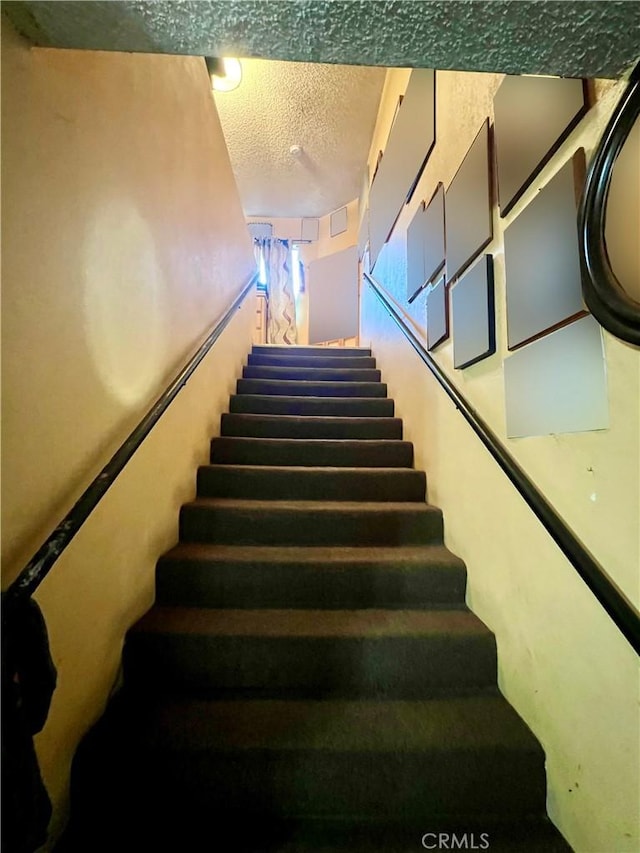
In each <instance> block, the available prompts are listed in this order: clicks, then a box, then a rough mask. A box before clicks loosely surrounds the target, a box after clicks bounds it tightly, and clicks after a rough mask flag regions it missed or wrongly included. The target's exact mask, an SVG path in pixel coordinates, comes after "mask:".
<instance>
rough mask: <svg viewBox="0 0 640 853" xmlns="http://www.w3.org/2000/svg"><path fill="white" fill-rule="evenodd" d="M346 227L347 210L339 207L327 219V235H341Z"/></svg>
mask: <svg viewBox="0 0 640 853" xmlns="http://www.w3.org/2000/svg"><path fill="white" fill-rule="evenodd" d="M347 227H348V217H347V208H346V207H341V208H339V209H338V210H335V211H334V212H333V213H332V214H331V217H330V219H329V233H330V234H331V236H332V237H337V236H338V234H343V233H344V232H345V231H346V230H347Z"/></svg>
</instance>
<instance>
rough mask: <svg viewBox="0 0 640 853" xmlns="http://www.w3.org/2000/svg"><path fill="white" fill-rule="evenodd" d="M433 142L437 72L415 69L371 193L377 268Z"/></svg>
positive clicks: (373, 257) (373, 251)
mask: <svg viewBox="0 0 640 853" xmlns="http://www.w3.org/2000/svg"><path fill="white" fill-rule="evenodd" d="M434 142H435V72H434V71H433V70H431V69H424V68H421V69H414V70H413V71H412V72H411V77H410V78H409V85H408V86H407V90H406V92H405V95H404V98H403V100H402V104H401V105H400V108H399V109H398V113H397V116H396V119H395V121H394V123H393V126H392V128H391V132H390V134H389V139H388V141H387V146H386V148H385V151H384V155H383V157H382V159H381V160H380V164H379V166H378V170H377V172H376V174H375V177H374V179H373V183H372V184H371V190H370V192H369V216H370V225H369V236H370V245H371V261H372V264H373V265H374V266H375V262H376V260H377V259H378V255H379V254H380V250H381V249H382V247H383V245H384V244H385V242H386V241H387V239H388V237H389V235H390V234H391V231H392V230H393V226H394V224H395V222H396V220H397V218H398V215H399V213H400V211H401V210H402V207H403V205H404V204H405V202H406V201H407V199H408V198H409V197H410V196H411V193H412V192H413V190H414V188H415V186H416V184H417V182H418V179H419V177H420V175H421V173H422V170H423V168H424V165H425V163H426V162H427V158H428V157H429V154H430V153H431V150H432V148H433V145H434Z"/></svg>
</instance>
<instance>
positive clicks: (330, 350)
mask: <svg viewBox="0 0 640 853" xmlns="http://www.w3.org/2000/svg"><path fill="white" fill-rule="evenodd" d="M251 352H252V353H253V354H255V355H259V354H261V355H286V356H295V355H303V356H314V355H317V356H319V357H320V358H341V357H342V356H346V357H350V356H353V355H356V356H357V355H364V356H370V355H371V349H370V348H369V347H320V346H313V345H312V344H287V345H286V346H281V345H280V344H254V345H253V347H252V348H251Z"/></svg>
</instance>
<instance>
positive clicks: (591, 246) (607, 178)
mask: <svg viewBox="0 0 640 853" xmlns="http://www.w3.org/2000/svg"><path fill="white" fill-rule="evenodd" d="M638 116H640V63H638V65H636V67H635V68H634V70H633V72H632V74H631V77H630V78H629V84H628V86H627V88H626V90H625V92H624V95H623V96H622V98H621V99H620V101H619V102H618V104H617V106H616V108H615V110H614V112H613V115H612V116H611V119H610V120H609V123H608V125H607V127H606V129H605V131H604V133H603V135H602V138H601V140H600V143H599V145H598V150H597V151H596V153H595V154H594V156H593V159H592V161H591V164H590V166H589V170H588V173H587V178H586V182H585V186H584V190H583V193H582V198H581V200H580V207H579V211H578V242H579V246H580V267H581V272H582V295H583V298H584V301H585V303H586V305H587V307H588V308H589V310H590V311H591V313H592V314H593V316H594V317H595V318H596V320H597V321H598V322H599V323H600V325H601V326H603V327H604V328H605V329H606V330H607V331H608V332H611V334H612V335H615V336H616V337H618V338H621V339H622V340H623V341H627V343H630V344H634V345H635V346H640V303H639V302H636V301H635V299H633V298H632V297H631V296H630V295H629V294H628V293H627V292H626V291H625V290H624V288H623V287H622V285H621V284H620V282H619V281H618V278H617V276H616V274H615V273H614V271H613V269H612V268H611V261H610V260H609V254H608V252H607V243H606V240H605V222H606V211H607V198H608V195H609V189H610V186H611V177H612V174H613V167H614V165H615V162H616V159H617V157H618V155H619V153H620V151H621V150H622V148H623V147H624V144H625V142H626V140H627V137H628V136H629V133H630V132H631V129H632V128H633V126H634V124H635V122H636V121H637V119H638Z"/></svg>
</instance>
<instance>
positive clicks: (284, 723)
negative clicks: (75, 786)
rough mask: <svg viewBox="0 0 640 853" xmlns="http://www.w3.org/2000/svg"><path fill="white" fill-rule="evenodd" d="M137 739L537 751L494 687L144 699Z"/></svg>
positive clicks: (267, 746) (240, 745)
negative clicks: (384, 694) (386, 695)
mask: <svg viewBox="0 0 640 853" xmlns="http://www.w3.org/2000/svg"><path fill="white" fill-rule="evenodd" d="M144 710H145V711H146V713H144V719H143V721H142V726H141V732H140V734H141V738H142V739H143V740H144V741H145V742H146V743H147V745H149V746H152V747H160V748H161V749H169V750H174V749H179V750H180V751H183V750H184V751H185V752H186V751H194V750H195V751H201V750H205V751H211V750H213V751H216V752H235V751H237V750H260V751H262V750H269V751H290V750H295V751H311V752H323V753H327V752H342V753H344V752H348V753H365V752H370V753H416V752H418V753H421V752H432V753H451V754H454V753H456V752H462V753H468V752H470V751H496V752H500V753H503V754H504V753H505V752H511V751H516V752H527V753H533V754H535V755H539V756H540V757H541V758H542V756H543V753H542V749H541V747H540V745H539V744H538V743H537V741H536V740H535V738H534V737H533V735H532V734H531V732H530V731H529V729H528V728H527V726H526V725H525V723H524V722H523V721H522V720H521V719H520V717H519V716H518V715H517V714H516V712H515V711H514V710H513V709H512V708H511V707H510V706H509V705H508V703H507V702H506V700H505V699H504V698H503V697H502V696H501V695H500V694H498V693H497V691H496V693H495V694H492V695H483V696H465V697H458V696H455V697H446V698H433V699H421V700H387V699H385V700H380V699H373V700H367V699H360V700H348V699H347V700H342V699H321V700H297V699H289V700H283V699H253V700H206V699H193V698H186V697H173V696H172V697H165V698H164V699H163V700H160V701H157V702H154V701H153V699H149V700H148V701H147V702H145V703H144Z"/></svg>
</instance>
